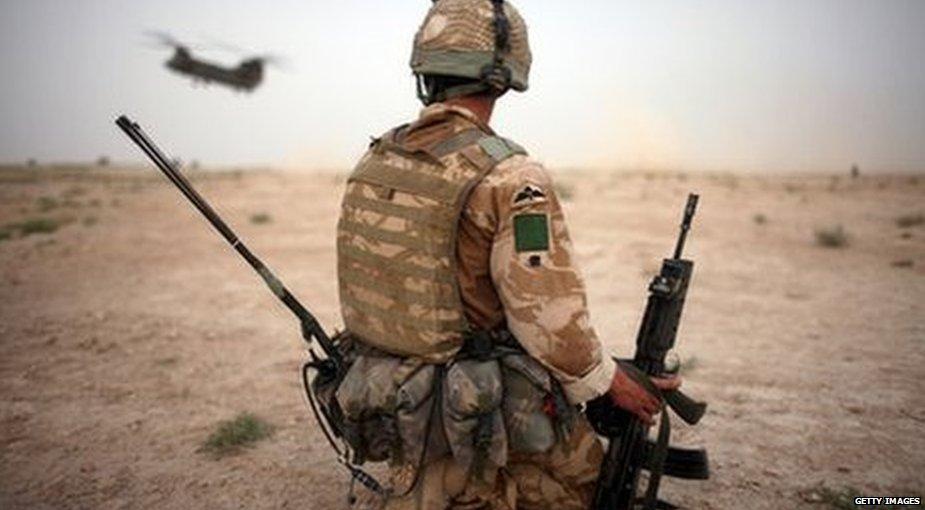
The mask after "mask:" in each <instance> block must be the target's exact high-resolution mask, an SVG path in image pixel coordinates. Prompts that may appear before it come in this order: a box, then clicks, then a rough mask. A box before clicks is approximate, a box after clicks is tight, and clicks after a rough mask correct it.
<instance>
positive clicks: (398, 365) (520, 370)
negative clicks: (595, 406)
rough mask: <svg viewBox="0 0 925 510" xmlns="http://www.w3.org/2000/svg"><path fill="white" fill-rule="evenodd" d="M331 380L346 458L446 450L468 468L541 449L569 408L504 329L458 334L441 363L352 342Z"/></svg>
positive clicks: (563, 426) (480, 470)
mask: <svg viewBox="0 0 925 510" xmlns="http://www.w3.org/2000/svg"><path fill="white" fill-rule="evenodd" d="M357 344H358V347H357V348H355V349H354V350H353V351H352V355H351V357H350V360H351V363H350V367H349V369H348V370H347V373H346V375H345V376H344V377H343V380H342V381H341V382H340V384H339V386H338V387H337V388H336V394H335V396H336V402H337V403H338V404H339V406H338V408H339V409H342V416H343V419H342V422H343V431H344V433H343V437H344V438H345V439H346V440H347V442H348V444H349V445H350V447H351V448H352V449H353V451H354V461H355V462H357V463H361V462H364V461H373V462H378V461H386V460H387V461H389V462H390V463H391V464H393V465H412V466H415V465H420V464H422V463H423V464H426V463H429V462H430V461H431V460H434V459H437V458H441V457H444V456H446V455H448V454H452V455H453V457H454V459H455V460H456V462H458V463H459V464H460V465H461V466H463V468H464V469H466V470H467V472H468V473H469V474H470V475H471V476H476V477H482V476H483V475H485V474H487V473H491V472H493V471H494V469H496V468H498V467H502V466H505V465H506V464H507V459H508V454H509V452H518V453H528V454H529V453H542V452H545V451H548V450H549V449H550V448H551V447H552V446H553V445H554V444H555V443H556V442H557V440H559V439H560V438H562V437H564V434H567V433H568V431H569V429H570V427H571V425H572V423H573V420H574V418H575V417H576V416H577V410H576V409H575V407H574V406H571V405H569V404H568V402H567V401H566V399H565V394H564V392H563V391H562V389H561V387H560V386H559V385H558V383H557V382H556V381H555V379H554V378H553V377H552V375H551V374H550V373H549V371H548V370H547V369H546V368H545V367H543V366H542V365H541V364H540V363H539V362H537V361H536V360H535V359H533V358H531V357H530V356H529V355H527V354H526V353H525V352H524V351H523V350H522V349H520V348H519V346H517V344H516V340H514V339H513V337H512V336H510V334H507V333H505V334H498V333H496V332H493V333H491V334H488V333H482V334H473V335H467V338H466V341H465V344H464V347H463V348H462V349H461V350H460V352H459V353H458V354H457V355H456V356H455V357H454V359H453V360H451V361H450V362H449V363H448V364H446V365H435V364H429V363H425V362H424V361H423V360H421V359H419V358H407V357H400V356H393V355H390V354H387V353H385V352H383V351H381V350H378V349H375V348H373V347H370V346H368V345H365V344H360V343H359V342H357Z"/></svg>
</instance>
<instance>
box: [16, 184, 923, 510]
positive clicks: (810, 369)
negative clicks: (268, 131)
mask: <svg viewBox="0 0 925 510" xmlns="http://www.w3.org/2000/svg"><path fill="white" fill-rule="evenodd" d="M558 175H559V179H560V180H561V181H562V182H563V183H564V184H565V186H566V187H568V188H569V191H571V192H572V193H571V194H572V195H573V198H572V199H571V200H570V201H569V202H568V203H567V206H568V211H567V213H568V220H569V223H570V225H571V228H572V233H573V237H574V240H575V244H576V247H577V250H578V253H579V256H580V259H581V260H580V261H581V263H582V266H583V269H584V272H585V276H586V278H587V281H588V285H589V292H590V300H591V306H592V319H593V321H594V323H595V324H596V327H597V328H598V331H599V333H600V335H601V337H602V338H603V339H605V342H606V344H607V347H608V348H610V349H612V350H613V351H614V352H617V353H620V354H628V353H629V351H630V350H631V342H632V339H633V338H634V335H635V330H636V327H637V325H638V321H639V318H640V314H641V311H642V306H643V301H644V298H645V286H646V284H647V282H648V279H649V277H650V276H651V274H652V273H653V272H654V271H655V270H657V268H658V265H659V261H660V258H661V257H662V256H665V255H667V254H668V252H669V251H670V249H671V246H672V245H673V242H674V238H675V235H676V228H677V223H678V219H679V215H680V210H681V207H682V206H683V202H684V198H685V195H686V193H687V192H688V191H689V190H696V191H698V192H700V193H701V195H702V199H701V208H700V212H699V215H698V217H697V219H696V224H695V230H694V231H693V233H692V234H691V237H690V239H689V243H688V247H689V250H688V254H689V255H690V256H691V257H692V258H693V259H694V260H696V264H697V268H696V272H695V278H694V282H693V287H692V289H691V291H690V294H689V297H688V305H687V310H686V311H685V318H684V323H683V326H682V331H681V336H680V340H679V351H680V354H681V356H682V359H684V360H685V367H686V383H685V384H686V387H687V389H688V390H689V393H691V394H693V395H696V396H698V397H699V398H702V399H706V400H707V401H709V403H710V409H709V413H708V414H707V416H706V417H705V418H704V420H703V421H702V423H701V425H699V426H698V427H696V429H690V428H682V427H678V428H677V430H678V432H677V436H676V438H677V440H678V442H680V443H683V444H687V445H692V444H697V445H705V446H707V447H708V448H709V451H710V455H711V461H712V466H713V478H712V480H710V481H708V482H678V481H674V480H668V481H666V482H665V484H664V487H665V488H664V494H665V496H666V497H667V498H668V499H670V500H672V501H675V502H678V503H682V504H683V505H684V506H685V507H686V508H708V509H713V508H722V509H733V508H754V509H777V508H826V506H827V503H825V502H819V501H817V500H819V499H824V498H820V497H819V494H820V488H821V487H828V488H831V489H834V490H843V489H845V488H853V489H856V490H858V491H860V492H861V493H862V494H866V495H913V496H920V497H921V496H925V379H923V376H925V323H923V318H925V314H923V311H925V304H923V302H925V225H919V226H913V227H909V228H900V227H898V226H897V225H896V223H895V219H896V218H897V217H899V216H902V215H905V214H910V213H925V177H919V178H917V179H916V178H913V177H908V176H907V177H863V178H861V179H858V180H851V179H848V178H842V179H840V180H839V181H835V180H832V179H831V178H829V177H812V178H810V177H786V178H785V177H779V178H760V177H732V176H683V175H664V174H658V175H656V174H648V175H647V174H644V173H634V174H621V173H615V174H587V173H582V172H561V173H559V174H558ZM196 182H197V185H199V186H200V187H201V190H202V191H203V193H204V194H205V195H206V196H207V197H209V198H211V199H212V201H213V202H214V204H215V206H216V208H217V209H218V210H219V211H220V212H222V213H223V214H225V215H226V217H227V219H228V220H229V223H231V224H232V225H233V226H235V227H236V228H237V229H238V230H239V233H240V234H241V235H242V237H243V238H244V239H245V240H246V241H247V242H248V244H249V245H250V247H251V248H252V249H253V250H254V251H255V252H256V253H258V254H259V255H260V256H261V257H262V258H263V259H264V260H265V261H266V262H267V263H268V264H269V265H270V266H272V267H273V268H274V269H275V271H276V272H277V274H278V275H279V276H280V277H281V278H282V279H283V280H284V281H285V282H286V283H287V284H288V285H289V287H290V288H291V289H293V291H294V292H295V293H296V294H297V295H298V296H299V297H300V298H302V300H303V301H304V302H305V303H306V304H308V305H309V306H310V307H311V308H312V309H313V310H314V311H315V312H316V314H317V315H318V317H319V318H320V319H321V321H322V322H323V323H324V324H326V325H327V326H328V327H329V328H332V329H333V328H334V327H335V326H337V325H338V324H339V318H338V314H337V303H336V292H335V289H336V287H335V275H334V267H335V266H334V249H333V242H332V241H333V235H334V225H335V220H336V219H335V213H336V210H337V203H338V200H339V193H340V190H341V187H342V179H341V178H337V177H335V176H331V175H323V176H312V175H295V174H283V173H273V172H263V173H254V172H245V173H243V174H241V173H239V174H221V175H209V176H200V177H199V178H197V179H196ZM43 197H44V198H43ZM43 210H44V211H43ZM257 213H266V214H269V215H270V217H271V218H272V221H270V222H269V223H266V224H256V223H254V222H252V221H251V220H250V218H251V216H252V215H254V214H257ZM756 215H763V216H764V218H765V219H766V222H764V223H763V224H761V223H760V222H758V221H756V219H755V217H756ZM34 217H46V218H54V219H60V220H67V222H66V223H65V224H64V225H63V226H62V227H61V228H60V229H58V230H57V231H56V232H53V233H45V234H35V235H29V236H19V235H14V236H12V238H10V239H7V240H3V241H0V508H4V509H6V508H11V509H12V508H105V509H108V508H195V507H200V508H286V507H289V508H296V507H298V508H308V509H326V508H346V504H345V499H344V494H345V492H346V489H347V480H346V477H345V476H344V473H343V472H342V471H341V470H339V469H338V467H337V464H336V463H335V461H334V459H333V456H332V454H331V452H330V451H329V450H328V448H327V446H326V444H325V443H324V442H323V440H322V437H321V434H320V433H319V432H318V430H317V429H316V427H315V425H314V423H313V422H312V419H311V417H310V415H309V413H308V411H307V409H306V407H305V405H304V397H303V396H302V393H301V390H300V384H299V378H298V367H299V365H300V360H301V359H302V358H303V355H304V352H303V349H302V346H301V343H300V342H301V340H300V338H299V335H298V331H297V324H296V322H295V320H294V319H293V317H291V316H289V315H288V312H287V311H286V310H285V309H284V308H283V307H282V306H280V305H279V304H278V303H277V302H276V301H275V299H274V298H273V297H272V295H271V294H270V293H269V292H268V291H267V290H266V289H265V288H264V287H263V284H262V282H261V281H260V280H259V279H258V278H257V277H256V275H255V274H253V273H252V272H251V270H250V269H249V268H248V267H247V266H246V265H245V264H244V263H243V261H241V260H240V259H239V258H238V257H237V255H235V254H234V253H233V252H232V251H231V250H230V249H229V248H228V247H227V246H225V245H224V242H223V241H222V240H221V239H220V238H219V237H218V236H217V235H216V234H215V233H214V232H212V231H211V230H210V229H209V227H208V226H207V224H206V223H205V222H204V221H203V220H202V219H201V218H199V217H198V216H197V213H195V212H194V211H193V210H192V209H191V208H190V207H188V206H187V205H186V203H185V202H183V201H182V198H181V197H180V195H179V194H178V193H177V192H176V191H175V190H174V189H173V188H171V187H168V185H167V184H165V183H164V182H163V181H162V179H160V177H159V176H157V175H155V173H154V170H153V169H148V168H146V169H143V170H142V169H137V170H132V171H128V170H126V171H118V172H117V171H111V170H110V171H105V172H98V171H96V172H90V171H87V170H80V169H72V170H66V171H62V170H59V171H49V172H37V171H35V170H28V171H27V170H16V169H4V170H0V225H3V224H9V223H15V222H21V221H24V220H26V219H29V218H34ZM837 224H841V225H843V226H844V228H845V230H846V232H847V234H848V236H849V241H850V244H849V245H848V246H847V247H845V248H840V249H834V248H823V247H820V246H818V245H816V244H815V242H814V231H815V230H816V229H818V228H828V227H832V226H835V225H837ZM241 411H252V412H254V413H256V414H258V415H259V416H261V417H263V418H265V419H267V420H268V421H270V422H271V423H272V424H273V425H274V426H275V427H276V432H275V434H274V435H273V436H272V437H271V438H269V439H267V440H264V441H261V442H260V443H258V444H257V445H256V446H255V447H253V448H251V449H247V450H246V451H244V452H243V453H241V454H239V455H236V456H231V457H227V458H224V459H221V460H214V459H213V458H211V457H209V456H207V455H204V454H202V453H197V448H199V446H200V445H201V444H202V443H203V441H204V440H205V438H206V437H207V436H208V435H209V433H210V432H211V431H212V430H214V428H215V425H216V423H217V422H218V421H220V420H223V419H228V418H231V417H233V416H234V415H236V414H237V413H238V412H241ZM675 422H676V423H677V420H676V421H675Z"/></svg>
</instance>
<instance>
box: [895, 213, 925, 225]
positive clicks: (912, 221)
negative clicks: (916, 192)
mask: <svg viewBox="0 0 925 510" xmlns="http://www.w3.org/2000/svg"><path fill="white" fill-rule="evenodd" d="M923 223H925V214H922V213H915V214H904V215H902V216H900V217H898V218H896V226H897V227H899V228H910V227H917V226H919V225H922V224H923Z"/></svg>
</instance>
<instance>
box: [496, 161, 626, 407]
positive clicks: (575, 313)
mask: <svg viewBox="0 0 925 510" xmlns="http://www.w3.org/2000/svg"><path fill="white" fill-rule="evenodd" d="M482 184H483V185H480V186H479V188H482V190H480V193H481V194H483V196H484V198H488V196H490V197H491V200H492V202H493V203H492V204H491V205H492V207H491V209H492V212H493V213H494V214H493V216H494V217H493V218H492V219H493V220H494V221H493V223H494V227H495V228H494V240H493V244H492V249H491V277H492V281H493V282H494V285H495V288H496V290H497V292H498V295H499V297H500V299H501V302H502V304H503V306H504V313H505V317H506V319H507V325H508V328H510V330H511V332H512V333H513V334H514V335H515V336H516V337H517V339H518V340H519V341H520V343H521V345H522V346H523V347H524V348H525V349H526V350H527V351H528V352H529V353H530V355H531V356H533V357H534V358H536V359H537V360H539V361H540V362H541V363H543V365H545V366H546V367H547V368H548V369H549V370H550V371H551V372H552V374H553V375H554V376H555V377H556V378H557V379H558V380H559V381H560V383H561V384H562V386H563V388H564V390H565V393H566V395H567V397H568V398H569V400H570V401H571V402H573V403H580V402H585V401H587V400H590V399H592V398H594V397H596V396H598V395H601V394H603V393H605V392H606V391H607V389H608V388H609V386H610V381H611V379H612V377H613V373H614V370H616V366H615V364H614V362H613V360H612V359H611V358H610V357H609V356H603V355H602V352H601V343H600V341H599V340H598V338H597V334H596V333H595V332H594V328H592V327H591V324H590V321H589V317H588V307H587V296H586V294H585V286H584V281H583V279H582V277H581V274H580V272H579V270H578V268H577V267H576V266H575V261H574V257H573V248H572V242H571V239H570V238H569V234H568V229H567V228H566V225H565V217H564V215H563V213H562V208H561V205H560V203H559V200H558V198H557V197H556V193H555V190H554V188H553V186H552V181H551V179H550V177H549V174H548V173H547V172H546V170H545V169H544V168H543V167H542V166H541V165H540V164H538V163H536V162H534V161H532V160H530V159H529V158H527V157H525V156H515V157H512V158H510V159H508V160H506V161H504V162H502V163H501V164H500V165H499V166H498V167H497V168H496V169H495V170H494V171H492V172H491V173H490V174H489V175H488V176H487V177H486V178H485V180H484V181H483V183H482Z"/></svg>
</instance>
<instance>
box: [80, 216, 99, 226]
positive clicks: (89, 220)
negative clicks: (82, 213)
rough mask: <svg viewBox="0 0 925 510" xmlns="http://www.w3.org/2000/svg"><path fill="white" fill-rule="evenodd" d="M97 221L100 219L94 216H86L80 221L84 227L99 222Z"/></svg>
mask: <svg viewBox="0 0 925 510" xmlns="http://www.w3.org/2000/svg"><path fill="white" fill-rule="evenodd" d="M99 221H100V220H99V219H98V218H97V217H96V216H87V217H86V218H84V219H83V221H81V222H80V223H81V224H82V225H83V226H85V227H92V226H93V225H96V224H97V223H99Z"/></svg>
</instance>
